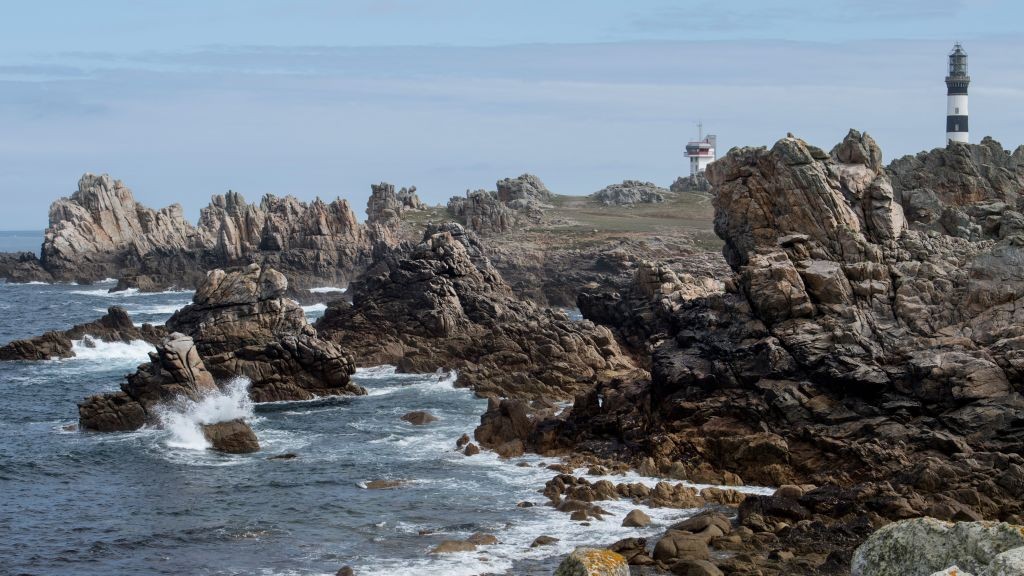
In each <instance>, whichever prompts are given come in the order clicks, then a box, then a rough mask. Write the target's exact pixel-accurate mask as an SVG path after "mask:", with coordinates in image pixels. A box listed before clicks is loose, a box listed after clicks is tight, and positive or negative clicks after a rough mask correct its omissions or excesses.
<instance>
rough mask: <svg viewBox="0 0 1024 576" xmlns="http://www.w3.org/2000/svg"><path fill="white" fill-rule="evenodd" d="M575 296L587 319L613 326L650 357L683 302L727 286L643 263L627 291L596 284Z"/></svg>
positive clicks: (655, 263)
mask: <svg viewBox="0 0 1024 576" xmlns="http://www.w3.org/2000/svg"><path fill="white" fill-rule="evenodd" d="M593 288H595V289H594V290H591V289H586V288H584V289H583V290H581V291H580V292H579V293H578V294H577V297H576V306H577V308H579V310H580V313H581V314H582V315H583V317H584V318H586V319H588V320H592V321H594V322H595V323H597V324H602V325H605V326H610V327H612V329H613V331H614V332H615V333H616V336H618V337H619V340H620V341H621V342H623V343H625V344H626V345H627V346H629V347H630V348H631V349H633V350H637V351H640V350H643V351H644V352H646V354H642V355H641V356H646V357H648V358H649V354H650V352H651V351H652V349H651V346H654V345H656V344H657V343H658V342H660V340H661V339H663V338H664V337H666V335H667V333H668V331H669V326H668V324H670V323H671V319H672V318H673V317H674V316H675V313H676V312H677V311H678V309H679V307H680V306H682V304H683V303H684V302H688V301H690V300H693V299H695V298H703V297H706V296H709V295H711V294H714V293H718V292H723V291H724V290H725V285H724V284H723V283H722V282H721V281H719V280H716V279H715V278H714V277H712V276H694V275H692V274H686V273H682V274H676V272H675V271H674V270H672V268H671V267H669V266H667V265H665V264H663V263H657V262H650V261H647V260H642V261H641V262H640V263H639V264H638V266H637V267H636V268H635V270H634V272H633V277H632V279H631V281H630V283H629V284H628V285H627V286H624V289H623V290H621V291H619V290H611V291H609V290H606V289H605V287H604V286H600V285H596V284H595V285H594V286H593Z"/></svg>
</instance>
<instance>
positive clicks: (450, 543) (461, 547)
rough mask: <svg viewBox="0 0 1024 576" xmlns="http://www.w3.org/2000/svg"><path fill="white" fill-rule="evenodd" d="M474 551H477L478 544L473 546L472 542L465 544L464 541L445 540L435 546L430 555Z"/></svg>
mask: <svg viewBox="0 0 1024 576" xmlns="http://www.w3.org/2000/svg"><path fill="white" fill-rule="evenodd" d="M474 550H476V544H473V543H472V542H465V541H462V540H445V541H444V542H441V543H440V544H438V545H437V546H435V547H434V549H433V550H431V551H430V553H431V554H451V553H453V552H472V551H474Z"/></svg>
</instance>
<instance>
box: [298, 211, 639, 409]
mask: <svg viewBox="0 0 1024 576" xmlns="http://www.w3.org/2000/svg"><path fill="white" fill-rule="evenodd" d="M349 292H350V294H351V295H352V304H351V305H349V304H348V303H347V302H335V303H333V304H331V306H330V307H329V308H328V309H327V311H326V313H325V314H324V317H323V318H322V319H321V320H320V321H318V322H317V325H316V327H317V330H318V331H320V332H321V333H322V334H323V335H324V337H326V338H329V339H331V340H334V341H336V342H338V343H339V344H341V345H342V346H343V347H344V348H345V349H347V350H351V351H352V352H353V353H354V355H355V357H356V359H357V361H358V362H359V363H361V364H367V365H374V364H382V363H390V364H397V365H398V366H399V367H400V369H402V370H405V371H417V372H424V371H426V372H432V371H434V370H436V369H438V368H443V369H457V370H459V382H458V383H459V384H461V385H466V386H471V387H473V388H474V389H475V390H476V391H477V392H478V393H479V394H482V395H483V394H493V395H502V396H516V397H522V398H545V399H557V398H569V397H571V396H572V395H573V394H574V393H576V392H578V391H581V390H584V389H587V388H589V387H590V386H592V384H593V382H594V381H595V379H599V378H601V377H603V375H608V374H613V373H616V372H623V371H627V370H629V369H631V368H632V363H631V362H630V361H629V360H628V358H626V357H624V356H623V355H622V354H621V353H620V351H619V348H618V346H617V344H616V343H615V339H614V338H613V337H612V334H611V332H609V331H608V330H607V329H606V328H602V327H598V326H595V325H594V324H592V323H590V322H573V321H570V320H569V319H568V318H567V317H566V316H565V314H564V313H562V312H560V311H553V310H550V309H542V308H540V307H538V306H537V305H535V304H533V303H532V302H529V301H525V300H521V299H519V298H517V297H516V296H514V295H513V292H512V289H511V288H510V287H509V286H508V284H506V283H505V282H504V281H503V280H502V278H501V276H500V275H499V274H498V273H497V272H496V271H495V269H494V268H493V267H492V266H491V264H490V262H489V261H488V260H487V258H486V257H485V256H484V255H483V251H482V250H481V246H480V244H479V242H478V241H477V239H476V238H475V236H474V235H473V234H472V233H470V232H467V231H466V230H465V229H463V228H462V226H460V225H458V224H445V225H442V226H435V227H431V228H429V229H428V230H427V232H426V233H425V234H424V236H423V240H422V242H420V243H419V244H417V245H415V246H410V247H405V248H403V249H398V250H394V251H392V252H390V253H389V254H387V255H386V256H385V257H384V258H383V259H382V260H381V261H379V262H378V263H377V264H375V265H374V266H373V267H372V268H371V269H370V270H369V271H368V272H367V273H366V275H365V276H364V277H363V278H361V279H360V280H358V281H357V282H354V283H353V284H352V285H351V287H350V289H349Z"/></svg>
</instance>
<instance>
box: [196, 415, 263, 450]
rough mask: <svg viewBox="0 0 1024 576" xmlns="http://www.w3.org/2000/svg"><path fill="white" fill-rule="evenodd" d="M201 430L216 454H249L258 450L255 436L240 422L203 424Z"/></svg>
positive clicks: (258, 446) (258, 444) (250, 429)
mask: <svg viewBox="0 0 1024 576" xmlns="http://www.w3.org/2000/svg"><path fill="white" fill-rule="evenodd" d="M202 430H203V436H204V437H205V438H206V440H207V441H208V442H209V443H210V446H211V447H212V448H213V449H214V450H216V451H218V452H226V453H228V454H249V453H251V452H258V451H259V449H260V443H259V441H258V440H257V439H256V434H255V433H254V432H253V431H252V428H250V427H249V425H248V424H246V423H245V422H243V421H242V420H229V421H227V422H217V423H216V424H203V425H202Z"/></svg>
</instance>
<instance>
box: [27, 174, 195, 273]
mask: <svg viewBox="0 0 1024 576" xmlns="http://www.w3.org/2000/svg"><path fill="white" fill-rule="evenodd" d="M194 233H195V230H194V228H193V227H192V225H191V224H189V223H188V222H187V221H185V219H184V217H183V215H182V210H181V206H180V205H177V204H175V205H172V206H169V207H167V208H164V209H162V210H159V211H156V210H152V209H150V208H146V207H145V206H142V205H141V204H138V203H137V202H136V201H135V198H134V196H133V195H132V192H131V190H129V189H128V188H127V187H126V186H125V185H124V184H123V183H122V182H121V181H120V180H114V179H112V178H111V177H110V176H107V175H106V174H104V175H102V176H96V175H93V174H85V175H84V176H82V178H81V179H80V180H79V181H78V190H77V191H76V192H75V193H74V194H72V195H71V197H70V198H62V199H60V200H57V201H56V202H54V203H53V205H52V206H50V226H49V228H47V230H46V233H45V238H44V242H43V249H42V263H43V266H44V267H45V268H46V269H47V270H49V271H50V272H51V273H53V274H54V275H55V276H57V277H59V278H73V277H75V276H78V275H82V276H85V277H94V276H97V275H98V273H99V271H104V270H109V269H110V268H111V267H112V266H116V265H118V264H120V263H121V262H122V261H123V258H124V255H125V254H126V253H127V252H133V253H136V254H146V253H148V252H150V251H152V250H154V249H166V250H178V249H184V248H186V247H188V246H189V243H190V240H191V238H192V237H193V235H194ZM99 277H100V278H102V277H103V276H102V275H99Z"/></svg>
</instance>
